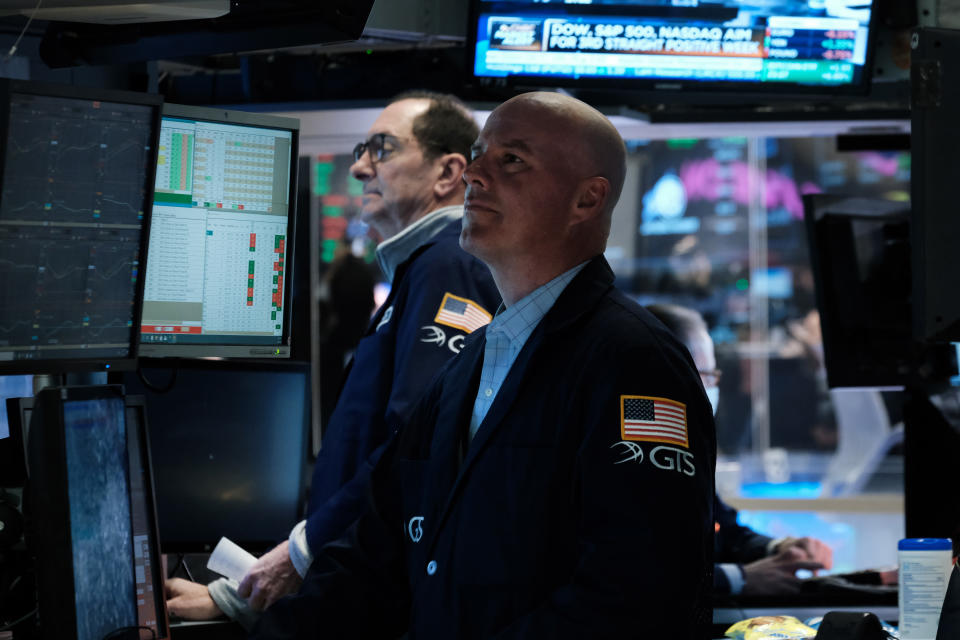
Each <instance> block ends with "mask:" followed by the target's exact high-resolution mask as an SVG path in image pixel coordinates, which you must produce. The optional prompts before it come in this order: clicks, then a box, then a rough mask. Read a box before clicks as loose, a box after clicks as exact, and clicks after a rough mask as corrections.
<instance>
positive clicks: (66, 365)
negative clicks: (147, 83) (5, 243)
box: [0, 79, 163, 375]
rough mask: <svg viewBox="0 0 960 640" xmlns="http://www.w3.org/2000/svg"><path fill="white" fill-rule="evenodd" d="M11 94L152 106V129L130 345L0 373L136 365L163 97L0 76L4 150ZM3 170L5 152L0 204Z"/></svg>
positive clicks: (10, 365)
mask: <svg viewBox="0 0 960 640" xmlns="http://www.w3.org/2000/svg"><path fill="white" fill-rule="evenodd" d="M12 94H26V95H36V96H43V97H57V98H76V99H81V100H99V101H102V102H117V103H125V104H135V105H142V106H148V107H153V115H152V117H151V120H152V126H153V132H152V134H151V136H150V144H151V145H152V150H153V153H150V154H148V159H147V167H146V173H147V176H148V179H147V180H146V181H145V184H144V212H143V222H142V225H141V227H140V242H139V260H138V265H139V267H140V268H139V269H138V278H137V283H136V285H135V290H134V296H133V312H132V315H131V318H132V320H133V322H132V324H131V325H130V348H129V351H128V353H127V355H126V356H116V357H108V358H104V357H94V358H45V359H36V360H0V375H11V374H61V373H70V372H92V371H130V370H133V369H135V368H136V364H137V356H138V348H139V344H140V325H139V318H140V311H141V304H142V302H143V286H144V282H145V280H146V272H145V270H144V269H143V266H144V265H145V264H146V262H145V259H146V250H147V239H148V238H149V237H150V217H151V216H150V211H149V210H148V209H149V206H148V205H149V204H150V203H152V202H153V185H154V182H155V181H154V180H153V179H151V178H149V176H154V175H156V170H157V153H156V151H157V144H158V142H159V140H160V113H161V109H162V107H163V96H161V95H159V94H154V93H140V92H135V91H122V90H115V89H96V88H92V87H79V86H73V85H54V84H47V83H38V82H32V81H27V80H9V79H0V148H3V149H6V147H7V144H8V143H9V132H10V126H9V124H10V96H11V95H12ZM5 169H6V154H4V153H0V204H2V199H3V190H2V179H3V175H4V170H5Z"/></svg>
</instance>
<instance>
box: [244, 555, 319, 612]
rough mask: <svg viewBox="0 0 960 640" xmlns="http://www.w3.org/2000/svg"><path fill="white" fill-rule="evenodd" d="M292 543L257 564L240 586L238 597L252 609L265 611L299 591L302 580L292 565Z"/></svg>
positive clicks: (264, 557) (266, 556) (261, 559)
mask: <svg viewBox="0 0 960 640" xmlns="http://www.w3.org/2000/svg"><path fill="white" fill-rule="evenodd" d="M289 547H290V543H289V542H288V541H284V542H282V543H280V544H278V545H277V546H276V547H274V548H273V549H271V550H270V551H268V552H267V553H265V554H264V555H263V556H261V557H260V559H259V560H257V562H256V564H254V565H253V566H252V567H251V568H250V571H248V572H247V575H245V576H244V577H243V580H242V581H241V582H240V586H239V588H237V593H238V594H239V595H240V597H241V598H246V599H247V603H248V604H249V605H250V608H251V609H253V610H254V611H263V610H264V609H266V608H267V607H269V606H270V605H271V604H273V603H274V602H276V601H277V600H279V599H280V598H282V597H283V596H285V595H287V594H289V593H293V592H294V591H296V590H297V589H299V588H300V583H301V582H303V580H302V579H301V578H300V574H299V573H297V570H296V569H294V567H293V563H292V562H290V548H289Z"/></svg>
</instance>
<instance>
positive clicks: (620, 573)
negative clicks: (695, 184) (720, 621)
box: [254, 93, 715, 640]
mask: <svg viewBox="0 0 960 640" xmlns="http://www.w3.org/2000/svg"><path fill="white" fill-rule="evenodd" d="M624 174H625V150H624V145H623V141H622V140H621V138H620V136H619V134H618V133H617V131H616V130H615V129H614V128H613V126H612V125H611V124H610V122H609V121H608V120H607V119H606V118H605V117H603V116H602V115H601V114H600V113H599V112H597V111H595V110H594V109H592V108H591V107H589V106H587V105H586V104H584V103H582V102H580V101H578V100H575V99H573V98H570V97H567V96H563V95H559V94H550V93H531V94H523V95H520V96H518V97H516V98H513V99H511V100H509V101H507V102H506V103H504V104H503V105H501V106H500V107H498V108H497V109H496V110H495V111H494V112H493V113H492V114H491V116H490V118H489V119H488V121H487V123H486V125H485V126H484V129H483V131H482V132H481V134H480V137H479V138H478V139H477V142H476V143H475V145H474V147H473V151H472V160H471V163H470V164H469V165H468V167H467V169H466V171H465V173H464V179H465V181H466V182H467V198H466V204H465V214H464V224H463V231H462V233H461V236H460V243H461V245H462V246H463V248H464V249H466V250H467V251H468V252H469V253H472V254H473V255H475V256H477V257H478V258H480V259H481V260H482V261H483V262H485V263H486V264H487V266H489V267H490V270H491V273H492V274H493V278H494V281H495V282H496V284H497V288H498V290H499V291H500V294H501V295H502V297H503V301H504V304H503V305H502V306H501V308H500V310H499V311H498V313H497V314H496V316H495V317H494V319H493V320H492V322H491V323H490V324H489V325H487V327H486V328H485V329H481V330H478V331H476V332H474V333H473V334H471V335H470V336H468V337H467V339H466V341H465V345H464V348H463V350H462V351H461V353H460V354H459V355H458V356H457V357H455V358H454V359H453V360H452V361H451V362H450V363H449V364H448V365H447V366H446V368H445V369H444V370H443V371H442V373H441V375H440V376H439V377H438V378H437V379H436V380H435V382H434V384H433V386H432V387H431V388H430V390H429V391H428V392H427V395H426V396H425V397H424V398H423V399H422V400H421V401H420V402H419V403H418V404H417V407H416V409H415V410H414V412H413V414H412V416H411V418H410V419H409V420H407V421H406V423H405V425H403V426H401V427H400V429H399V430H398V434H397V437H396V438H395V439H394V441H393V442H392V443H391V444H390V446H389V447H388V449H387V451H386V453H385V454H384V456H383V458H382V459H381V460H380V462H379V463H378V465H377V467H376V468H375V470H374V472H373V478H372V481H371V493H370V499H369V504H368V508H367V512H366V513H365V514H364V515H363V516H361V518H360V519H359V520H358V521H357V522H356V523H354V524H353V525H352V527H351V528H350V529H349V531H348V534H347V535H346V536H345V537H344V538H342V539H340V540H339V541H337V542H333V543H331V544H329V545H327V546H326V547H324V549H323V551H322V553H321V554H320V555H319V556H318V557H317V558H316V559H315V561H314V564H313V565H312V567H311V569H310V572H309V573H308V575H307V578H306V580H305V582H304V585H303V587H302V588H301V590H300V593H299V594H298V595H296V596H293V597H289V598H285V599H281V600H279V601H278V602H277V603H276V604H275V605H274V606H273V607H272V608H270V609H269V610H268V611H267V612H266V614H265V616H264V618H263V620H262V621H261V625H260V626H259V627H258V629H257V630H256V632H255V633H254V637H256V638H315V637H316V638H340V637H363V638H391V637H397V636H399V635H401V634H403V633H407V634H408V637H409V638H411V639H434V638H530V639H542V638H592V639H593V638H641V637H642V638H671V639H697V640H699V639H701V638H708V637H709V626H710V618H711V616H710V612H711V609H710V602H709V597H710V590H711V586H712V553H713V539H712V534H713V496H714V486H713V474H714V464H715V436H714V427H713V415H712V411H711V408H710V404H709V401H708V400H707V398H706V395H705V394H704V391H703V387H702V385H701V383H700V380H699V377H698V376H697V373H696V370H695V368H694V366H693V363H692V361H691V359H690V356H689V354H688V353H687V351H686V349H685V348H684V347H683V345H682V344H681V343H680V342H678V340H677V339H676V338H675V337H674V336H673V335H672V334H671V333H670V332H669V331H668V330H667V329H666V328H665V327H664V326H663V325H662V324H660V323H659V322H658V321H657V320H656V319H654V318H653V317H652V316H651V315H650V314H649V313H648V312H647V311H646V310H644V309H643V308H642V307H640V306H639V305H637V304H635V303H634V302H633V301H631V300H629V299H628V298H627V297H626V296H624V295H623V294H622V293H620V292H619V291H618V290H617V289H615V288H614V287H613V273H612V272H611V270H610V267H609V266H608V265H607V263H606V261H605V260H604V258H603V256H602V253H603V250H604V247H605V244H606V238H607V235H608V233H609V229H610V217H611V214H612V211H613V207H614V204H615V203H616V200H617V197H618V196H619V192H620V190H621V188H622V185H623V180H624Z"/></svg>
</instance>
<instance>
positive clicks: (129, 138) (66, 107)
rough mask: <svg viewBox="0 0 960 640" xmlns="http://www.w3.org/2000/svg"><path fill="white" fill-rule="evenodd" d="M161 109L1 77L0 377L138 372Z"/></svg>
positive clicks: (152, 101)
mask: <svg viewBox="0 0 960 640" xmlns="http://www.w3.org/2000/svg"><path fill="white" fill-rule="evenodd" d="M162 102H163V99H162V98H161V97H160V96H158V95H152V94H148V93H134V92H127V91H106V90H102V89H91V88H85V87H74V86H55V85H45V84H37V83H33V82H24V81H19V80H0V181H2V190H0V374H30V373H54V374H56V373H62V372H66V371H76V370H79V371H96V370H100V371H103V370H106V369H110V368H113V369H117V368H121V369H122V368H132V367H133V366H134V363H135V362H136V360H135V356H136V347H137V319H138V318H139V315H140V307H139V303H140V292H141V291H142V289H143V274H142V267H141V265H140V260H141V255H142V253H143V251H144V243H145V240H146V234H147V231H148V229H147V227H148V225H149V216H148V215H145V214H146V213H147V211H148V210H147V207H148V206H149V204H150V193H151V191H152V187H153V175H154V162H155V157H156V146H155V145H156V143H157V135H158V130H159V124H160V108H161V104H162Z"/></svg>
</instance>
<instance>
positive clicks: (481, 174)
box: [460, 93, 626, 303]
mask: <svg viewBox="0 0 960 640" xmlns="http://www.w3.org/2000/svg"><path fill="white" fill-rule="evenodd" d="M471 157H472V160H471V162H470V164H469V165H468V166H467V169H466V170H465V171H464V180H465V181H466V183H467V194H466V203H465V209H464V218H463V220H464V222H463V231H462V233H461V235H460V244H461V246H462V247H463V248H464V249H466V250H467V251H468V252H470V253H472V254H473V255H475V256H477V257H478V258H480V259H481V260H483V261H484V262H485V263H486V264H487V266H488V267H490V270H491V272H492V273H493V276H494V279H495V280H496V281H497V286H498V287H499V288H500V293H501V295H502V296H503V298H504V300H505V301H507V302H508V303H509V302H510V301H511V300H519V299H520V297H522V295H525V294H526V293H529V291H531V290H532V289H533V288H535V287H536V286H539V285H541V284H544V283H546V282H548V281H549V280H551V279H552V278H554V277H556V276H558V275H560V274H561V273H563V272H564V271H566V270H568V269H570V268H572V267H574V266H575V265H577V264H580V263H581V262H584V261H586V260H589V259H591V258H593V257H595V256H597V255H599V254H601V253H603V251H604V249H605V248H606V242H607V236H608V235H609V233H610V217H611V213H612V212H613V207H614V205H615V204H616V202H617V198H618V197H619V195H620V190H621V189H622V188H623V179H624V174H625V172H626V170H625V158H626V151H625V149H624V145H623V140H622V139H621V138H620V134H619V133H617V130H616V129H615V128H614V127H613V125H612V124H610V121H609V120H607V119H606V118H605V117H604V116H603V115H602V114H601V113H600V112H598V111H596V110H595V109H593V108H592V107H590V106H588V105H586V104H584V103H583V102H580V101H579V100H575V99H574V98H570V97H568V96H564V95H560V94H555V93H525V94H523V95H520V96H517V97H515V98H512V99H510V100H508V101H507V102H504V103H503V104H502V105H500V106H499V107H497V108H496V109H494V111H493V113H491V114H490V117H489V118H488V119H487V122H486V124H485V125H484V127H483V130H482V131H481V132H480V136H479V137H478V138H477V141H476V143H474V145H473V148H472V149H471Z"/></svg>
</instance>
